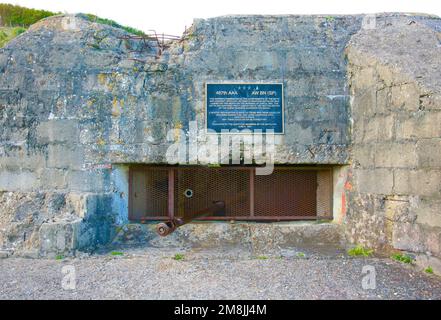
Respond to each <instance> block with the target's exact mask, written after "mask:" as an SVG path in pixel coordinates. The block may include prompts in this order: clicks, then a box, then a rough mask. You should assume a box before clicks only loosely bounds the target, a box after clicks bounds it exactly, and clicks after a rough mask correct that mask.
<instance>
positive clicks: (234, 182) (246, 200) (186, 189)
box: [176, 168, 250, 217]
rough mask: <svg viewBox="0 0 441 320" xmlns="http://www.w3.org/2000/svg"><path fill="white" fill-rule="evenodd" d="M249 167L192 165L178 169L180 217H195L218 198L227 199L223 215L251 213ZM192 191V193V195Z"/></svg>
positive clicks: (233, 215)
mask: <svg viewBox="0 0 441 320" xmlns="http://www.w3.org/2000/svg"><path fill="white" fill-rule="evenodd" d="M249 176H250V174H249V170H240V169H233V170H225V169H221V168H198V169H196V168H192V169H179V170H177V175H176V177H177V189H176V190H177V197H176V199H177V200H178V201H177V210H176V212H177V214H176V215H177V216H187V217H188V216H191V215H192V214H193V213H194V212H196V211H198V210H201V209H203V208H206V207H209V206H210V205H212V204H213V202H216V201H223V202H225V212H224V213H223V214H222V215H219V216H227V217H245V216H248V215H249V214H250V183H249ZM190 194H191V195H190Z"/></svg>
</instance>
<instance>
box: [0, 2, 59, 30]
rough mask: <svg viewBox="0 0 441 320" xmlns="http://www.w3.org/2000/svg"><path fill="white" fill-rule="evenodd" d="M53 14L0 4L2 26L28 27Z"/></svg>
mask: <svg viewBox="0 0 441 320" xmlns="http://www.w3.org/2000/svg"><path fill="white" fill-rule="evenodd" d="M56 14H57V13H55V12H50V11H46V10H36V9H29V8H24V7H20V6H14V5H12V4H4V3H0V17H1V22H0V24H1V25H2V26H7V27H17V26H20V27H29V26H30V25H31V24H34V23H35V22H37V21H39V20H41V19H44V18H47V17H50V16H53V15H56Z"/></svg>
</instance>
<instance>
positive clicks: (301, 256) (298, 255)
mask: <svg viewBox="0 0 441 320" xmlns="http://www.w3.org/2000/svg"><path fill="white" fill-rule="evenodd" d="M297 257H299V258H304V257H305V254H304V253H303V252H297Z"/></svg>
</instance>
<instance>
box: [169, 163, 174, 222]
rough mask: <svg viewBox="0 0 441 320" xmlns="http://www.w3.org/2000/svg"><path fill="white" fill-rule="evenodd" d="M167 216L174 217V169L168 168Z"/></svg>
mask: <svg viewBox="0 0 441 320" xmlns="http://www.w3.org/2000/svg"><path fill="white" fill-rule="evenodd" d="M168 216H169V218H170V219H173V218H174V217H175V169H173V168H171V169H168Z"/></svg>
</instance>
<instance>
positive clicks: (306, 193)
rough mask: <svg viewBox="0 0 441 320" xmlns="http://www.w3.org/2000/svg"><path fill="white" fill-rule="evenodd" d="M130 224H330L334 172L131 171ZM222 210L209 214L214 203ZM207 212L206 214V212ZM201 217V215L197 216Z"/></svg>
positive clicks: (278, 169)
mask: <svg viewBox="0 0 441 320" xmlns="http://www.w3.org/2000/svg"><path fill="white" fill-rule="evenodd" d="M129 179H130V181H129V187H130V192H129V193H130V202H129V220H131V221H138V222H143V221H151V220H168V219H173V218H175V217H180V218H184V219H186V220H189V219H190V220H192V219H196V218H197V219H198V220H250V221H290V220H317V219H332V189H333V187H332V185H333V182H332V168H329V167H305V168H303V167H302V168H298V167H276V168H275V169H274V172H273V173H272V174H269V175H256V168H254V167H231V166H228V167H216V168H210V167H160V166H156V167H155V166H132V167H131V168H130V178H129ZM216 203H223V205H224V207H223V208H222V209H221V210H214V211H210V212H208V211H209V210H208V209H209V208H212V206H213V204H216ZM204 210H205V211H207V210H208V211H207V212H205V211H204ZM202 212H205V213H206V214H205V215H204V216H201V217H200V216H198V214H200V213H202Z"/></svg>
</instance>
